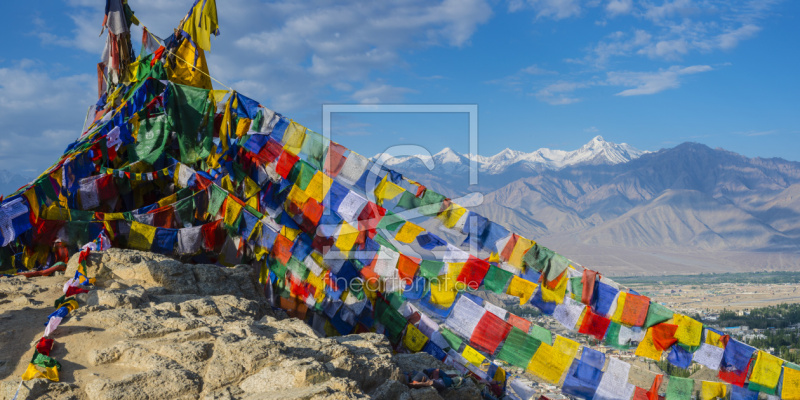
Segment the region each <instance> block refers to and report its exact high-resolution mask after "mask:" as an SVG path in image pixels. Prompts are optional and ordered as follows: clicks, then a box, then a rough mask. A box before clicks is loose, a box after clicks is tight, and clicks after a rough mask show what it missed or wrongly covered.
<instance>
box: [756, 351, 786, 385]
mask: <svg viewBox="0 0 800 400" xmlns="http://www.w3.org/2000/svg"><path fill="white" fill-rule="evenodd" d="M757 354H758V355H757V356H756V363H755V365H753V371H752V372H751V373H750V382H754V383H756V384H758V385H761V386H763V387H767V388H770V389H772V388H774V387H775V386H778V380H779V379H780V377H781V366H783V360H781V359H780V358H778V357H775V356H773V355H771V354H769V353H766V352H764V351H761V350H758V353H757Z"/></svg>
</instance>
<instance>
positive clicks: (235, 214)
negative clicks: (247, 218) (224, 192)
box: [222, 196, 242, 226]
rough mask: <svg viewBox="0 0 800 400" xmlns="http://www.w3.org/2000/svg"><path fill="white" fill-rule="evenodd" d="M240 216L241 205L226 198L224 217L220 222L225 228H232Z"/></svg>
mask: <svg viewBox="0 0 800 400" xmlns="http://www.w3.org/2000/svg"><path fill="white" fill-rule="evenodd" d="M241 214H242V205H241V204H239V202H238V201H236V200H234V199H233V198H231V197H230V196H228V200H226V201H225V217H224V219H223V220H222V222H223V223H224V224H225V225H227V226H233V224H235V223H236V220H237V219H239V216H240V215H241Z"/></svg>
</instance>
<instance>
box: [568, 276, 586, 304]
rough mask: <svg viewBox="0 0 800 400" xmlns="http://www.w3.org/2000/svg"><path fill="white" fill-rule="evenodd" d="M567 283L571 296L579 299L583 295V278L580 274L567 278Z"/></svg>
mask: <svg viewBox="0 0 800 400" xmlns="http://www.w3.org/2000/svg"><path fill="white" fill-rule="evenodd" d="M569 285H570V286H569V287H570V291H571V292H572V295H573V296H572V298H573V299H575V300H578V301H581V298H582V296H583V278H582V277H580V276H576V277H574V278H569Z"/></svg>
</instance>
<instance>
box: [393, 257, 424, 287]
mask: <svg viewBox="0 0 800 400" xmlns="http://www.w3.org/2000/svg"><path fill="white" fill-rule="evenodd" d="M418 269H419V261H415V260H413V259H412V258H411V257H408V256H406V255H404V254H400V259H399V260H398V261H397V272H398V274H399V275H400V279H402V280H403V282H404V283H405V284H406V285H408V284H410V283H411V282H412V281H413V279H414V275H416V274H417V270H418Z"/></svg>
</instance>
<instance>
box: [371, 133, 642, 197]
mask: <svg viewBox="0 0 800 400" xmlns="http://www.w3.org/2000/svg"><path fill="white" fill-rule="evenodd" d="M645 153H648V152H647V151H642V150H639V149H636V148H635V147H633V146H631V145H629V144H626V143H621V144H617V143H612V142H607V141H605V140H603V138H602V137H601V136H596V137H595V138H593V139H592V140H591V141H589V143H586V144H585V145H583V146H582V147H581V148H579V149H577V150H573V151H566V150H553V149H548V148H541V149H538V150H536V151H534V152H531V153H526V152H523V151H518V150H512V149H505V150H503V151H501V152H499V153H497V154H495V155H493V156H489V157H487V156H482V155H477V154H461V153H458V152H456V151H454V150H453V149H451V148H449V147H448V148H445V149H443V150H442V151H440V152H438V153H436V154H434V155H433V156H429V155H425V156H401V157H391V156H389V155H388V154H386V153H380V154H377V155H375V157H373V158H372V159H373V160H376V161H378V160H379V162H382V163H383V165H384V166H386V167H388V168H391V169H394V170H396V171H398V172H401V173H403V174H407V175H409V176H412V177H417V178H418V179H420V180H422V181H425V182H429V183H431V187H432V188H434V189H437V190H441V191H443V193H446V194H448V195H456V194H463V193H464V191H465V190H466V187H467V186H469V182H468V179H469V170H470V163H471V162H475V164H476V165H477V167H478V172H479V185H478V186H477V187H473V188H472V189H479V190H494V189H498V188H500V187H501V186H503V185H505V184H507V183H509V182H512V181H515V180H517V179H520V178H525V177H529V176H531V175H535V174H538V173H540V172H543V171H556V170H561V169H563V168H566V167H570V166H576V165H601V164H602V165H615V164H621V163H626V162H628V161H631V160H634V159H636V158H639V156H641V155H642V154H645Z"/></svg>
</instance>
